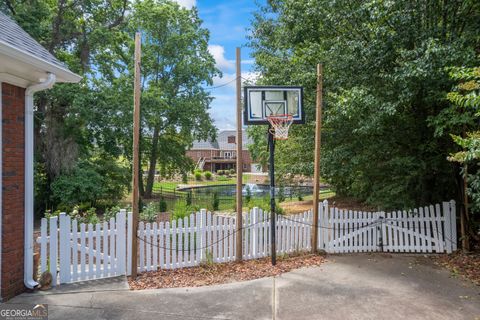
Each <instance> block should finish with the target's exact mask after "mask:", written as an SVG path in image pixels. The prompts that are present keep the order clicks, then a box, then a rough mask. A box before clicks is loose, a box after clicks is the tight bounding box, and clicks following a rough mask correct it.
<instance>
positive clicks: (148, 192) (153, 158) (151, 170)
mask: <svg viewBox="0 0 480 320" xmlns="http://www.w3.org/2000/svg"><path fill="white" fill-rule="evenodd" d="M159 131H160V128H159V126H156V127H155V128H154V129H153V138H152V152H151V154H150V163H149V166H148V176H147V185H146V187H145V198H151V197H152V190H153V182H154V179H155V167H156V165H157V157H158V150H157V149H158V137H159Z"/></svg>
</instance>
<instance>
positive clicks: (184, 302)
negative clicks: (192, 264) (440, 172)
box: [7, 254, 480, 320]
mask: <svg viewBox="0 0 480 320" xmlns="http://www.w3.org/2000/svg"><path fill="white" fill-rule="evenodd" d="M327 260H328V261H327V262H326V263H325V264H324V265H322V266H321V267H315V268H305V269H300V270H296V271H293V272H290V273H287V274H283V275H282V276H280V277H277V278H265V279H259V280H253V281H248V282H242V283H232V284H225V285H218V286H211V287H201V288H182V289H160V290H144V291H130V290H128V287H127V284H126V282H125V281H124V279H123V278H115V279H108V280H101V281H90V282H86V283H80V284H72V285H63V286H61V287H60V288H59V289H54V290H50V291H48V292H39V293H33V294H32V293H30V294H23V295H20V296H18V297H16V298H14V299H12V300H10V301H8V302H7V304H36V303H48V304H49V315H50V317H49V319H82V320H83V319H167V320H180V319H294V320H300V319H436V320H438V319H471V320H474V319H480V287H478V286H474V285H472V284H471V283H468V282H466V281H463V280H460V279H455V278H451V277H450V274H449V273H448V272H447V271H446V270H444V269H442V268H439V267H436V266H435V265H433V264H432V263H431V261H430V260H429V259H428V258H425V257H423V256H411V255H408V256H407V255H393V256H389V255H378V254H376V255H374V254H372V255H370V254H355V255H342V256H328V258H327Z"/></svg>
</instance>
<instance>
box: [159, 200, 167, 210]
mask: <svg viewBox="0 0 480 320" xmlns="http://www.w3.org/2000/svg"><path fill="white" fill-rule="evenodd" d="M158 210H159V211H160V212H167V202H166V201H165V198H163V197H160V202H159V203H158Z"/></svg>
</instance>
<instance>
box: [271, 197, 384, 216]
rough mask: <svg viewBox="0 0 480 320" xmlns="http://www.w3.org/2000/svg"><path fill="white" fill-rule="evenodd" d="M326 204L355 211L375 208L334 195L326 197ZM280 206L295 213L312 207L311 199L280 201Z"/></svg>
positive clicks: (289, 212)
mask: <svg viewBox="0 0 480 320" xmlns="http://www.w3.org/2000/svg"><path fill="white" fill-rule="evenodd" d="M327 200H328V205H329V206H331V207H336V208H339V209H347V210H357V211H376V210H375V208H373V207H371V206H368V205H366V204H364V203H362V202H360V201H358V200H355V199H352V198H344V197H339V196H334V197H331V198H328V199H327ZM280 206H281V207H282V208H283V209H284V210H285V213H286V214H297V213H299V212H305V211H307V210H311V209H312V208H313V200H305V201H296V202H282V203H280Z"/></svg>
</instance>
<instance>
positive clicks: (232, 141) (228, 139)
mask: <svg viewBox="0 0 480 320" xmlns="http://www.w3.org/2000/svg"><path fill="white" fill-rule="evenodd" d="M227 141H228V143H235V136H228V138H227Z"/></svg>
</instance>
